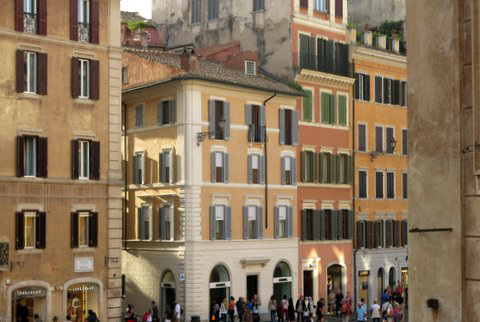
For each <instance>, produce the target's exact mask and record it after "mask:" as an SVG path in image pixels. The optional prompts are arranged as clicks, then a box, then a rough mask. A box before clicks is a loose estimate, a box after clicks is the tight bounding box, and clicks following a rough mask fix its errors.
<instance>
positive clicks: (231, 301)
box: [228, 296, 235, 322]
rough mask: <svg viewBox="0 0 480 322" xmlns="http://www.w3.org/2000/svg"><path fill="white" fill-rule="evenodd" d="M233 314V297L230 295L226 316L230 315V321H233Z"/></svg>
mask: <svg viewBox="0 0 480 322" xmlns="http://www.w3.org/2000/svg"><path fill="white" fill-rule="evenodd" d="M234 314H235V298H234V297H233V296H230V301H229V302H228V316H229V317H230V322H233V319H234Z"/></svg>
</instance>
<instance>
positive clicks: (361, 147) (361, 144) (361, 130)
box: [357, 124, 367, 152]
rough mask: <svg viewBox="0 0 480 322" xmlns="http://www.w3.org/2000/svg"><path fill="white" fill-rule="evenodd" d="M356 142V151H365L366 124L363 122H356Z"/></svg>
mask: <svg viewBox="0 0 480 322" xmlns="http://www.w3.org/2000/svg"><path fill="white" fill-rule="evenodd" d="M357 138H358V139H357V140H358V142H357V144H358V151H360V152H366V151H367V126H366V125H365V124H358V135H357Z"/></svg>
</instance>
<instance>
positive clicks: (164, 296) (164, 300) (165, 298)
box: [160, 271, 176, 312]
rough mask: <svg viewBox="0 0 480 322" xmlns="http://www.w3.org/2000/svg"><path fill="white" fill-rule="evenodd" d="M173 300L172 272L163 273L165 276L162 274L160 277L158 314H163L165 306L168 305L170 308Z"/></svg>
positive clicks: (174, 295)
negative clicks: (159, 309) (159, 307)
mask: <svg viewBox="0 0 480 322" xmlns="http://www.w3.org/2000/svg"><path fill="white" fill-rule="evenodd" d="M175 299H176V294H175V276H173V274H172V272H170V271H167V272H165V274H163V277H162V286H161V298H160V306H161V311H160V312H165V309H166V308H167V305H170V307H172V304H173V303H175ZM172 309H173V308H172Z"/></svg>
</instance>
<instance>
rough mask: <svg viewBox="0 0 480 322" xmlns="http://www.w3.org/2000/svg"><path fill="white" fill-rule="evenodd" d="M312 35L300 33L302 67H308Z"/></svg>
mask: <svg viewBox="0 0 480 322" xmlns="http://www.w3.org/2000/svg"><path fill="white" fill-rule="evenodd" d="M309 45H310V37H308V36H306V35H300V54H299V57H298V58H299V60H300V68H308V60H309V50H308V47H309Z"/></svg>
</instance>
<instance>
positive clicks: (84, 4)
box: [70, 0, 100, 44]
mask: <svg viewBox="0 0 480 322" xmlns="http://www.w3.org/2000/svg"><path fill="white" fill-rule="evenodd" d="M99 24H100V3H99V0H70V40H73V41H80V42H87V43H93V44H98V43H99Z"/></svg>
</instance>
